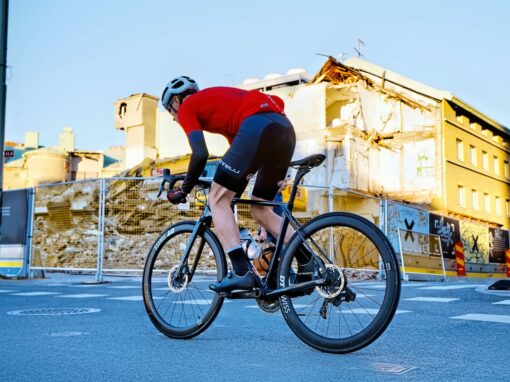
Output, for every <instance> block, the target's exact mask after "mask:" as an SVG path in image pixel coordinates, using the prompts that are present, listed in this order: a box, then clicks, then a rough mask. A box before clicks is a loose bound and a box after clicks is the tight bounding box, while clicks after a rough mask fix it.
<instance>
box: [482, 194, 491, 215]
mask: <svg viewBox="0 0 510 382" xmlns="http://www.w3.org/2000/svg"><path fill="white" fill-rule="evenodd" d="M483 205H484V207H485V212H487V213H490V212H491V197H490V195H489V194H487V193H484V194H483Z"/></svg>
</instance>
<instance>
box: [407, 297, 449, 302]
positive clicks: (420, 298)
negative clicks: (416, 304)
mask: <svg viewBox="0 0 510 382" xmlns="http://www.w3.org/2000/svg"><path fill="white" fill-rule="evenodd" d="M404 300H406V301H424V302H452V301H457V300H459V299H458V298H442V297H413V298H404Z"/></svg>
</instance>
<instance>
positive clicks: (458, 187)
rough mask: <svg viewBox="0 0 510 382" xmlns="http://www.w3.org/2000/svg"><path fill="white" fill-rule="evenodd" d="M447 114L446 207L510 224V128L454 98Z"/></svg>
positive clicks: (454, 212)
mask: <svg viewBox="0 0 510 382" xmlns="http://www.w3.org/2000/svg"><path fill="white" fill-rule="evenodd" d="M442 115H443V118H442V129H443V144H444V170H445V171H444V177H445V184H446V192H445V194H444V200H443V202H444V205H445V209H446V211H447V213H448V214H449V215H452V216H456V217H459V218H469V219H472V220H474V221H477V222H482V223H488V224H490V225H494V226H500V227H505V228H506V229H508V228H509V226H510V225H509V222H510V220H509V219H510V168H509V162H510V150H509V141H510V132H509V131H508V129H506V128H505V127H503V126H501V125H500V124H498V123H496V122H495V121H493V120H491V119H490V118H488V117H486V116H484V115H482V114H481V113H479V112H477V111H476V110H474V109H472V108H470V107H469V106H466V105H465V104H463V103H462V102H455V100H454V101H453V102H451V101H446V100H443V102H442Z"/></svg>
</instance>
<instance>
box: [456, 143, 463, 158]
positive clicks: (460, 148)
mask: <svg viewBox="0 0 510 382" xmlns="http://www.w3.org/2000/svg"><path fill="white" fill-rule="evenodd" d="M457 159H458V160H460V161H463V162H464V142H462V141H461V140H460V139H457Z"/></svg>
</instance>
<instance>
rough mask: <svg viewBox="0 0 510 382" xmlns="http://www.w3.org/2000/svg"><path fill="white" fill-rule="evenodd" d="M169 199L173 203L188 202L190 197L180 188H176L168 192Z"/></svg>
mask: <svg viewBox="0 0 510 382" xmlns="http://www.w3.org/2000/svg"><path fill="white" fill-rule="evenodd" d="M166 197H167V198H168V201H169V202H170V203H172V204H179V203H186V199H187V197H188V195H187V194H185V193H184V192H183V191H182V190H181V189H180V188H174V189H173V190H170V191H168V193H167V194H166Z"/></svg>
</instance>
